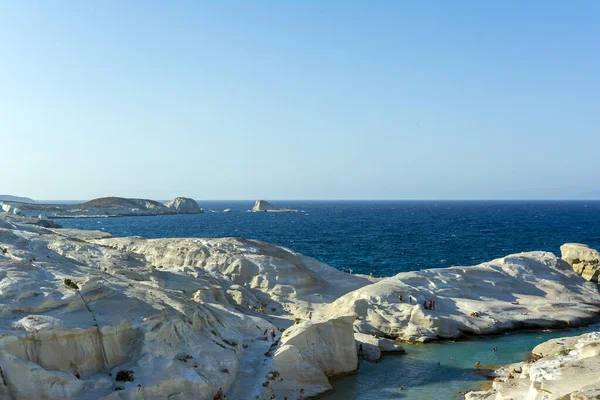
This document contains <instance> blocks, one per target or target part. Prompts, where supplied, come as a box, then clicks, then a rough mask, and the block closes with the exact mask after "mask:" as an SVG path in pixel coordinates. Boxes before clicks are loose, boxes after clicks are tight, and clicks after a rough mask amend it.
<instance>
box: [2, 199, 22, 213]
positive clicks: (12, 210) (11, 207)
mask: <svg viewBox="0 0 600 400" xmlns="http://www.w3.org/2000/svg"><path fill="white" fill-rule="evenodd" d="M0 211H2V212H5V213H9V214H15V215H21V209H20V208H19V207H16V206H14V205H11V204H4V203H2V202H1V201H0Z"/></svg>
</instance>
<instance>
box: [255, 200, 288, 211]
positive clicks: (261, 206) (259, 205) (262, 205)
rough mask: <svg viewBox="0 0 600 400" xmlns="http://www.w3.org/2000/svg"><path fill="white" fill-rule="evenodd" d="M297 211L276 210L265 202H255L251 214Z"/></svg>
mask: <svg viewBox="0 0 600 400" xmlns="http://www.w3.org/2000/svg"><path fill="white" fill-rule="evenodd" d="M296 211H298V210H290V209H288V208H278V207H275V206H274V205H273V204H271V203H269V202H268V201H266V200H256V202H255V203H254V207H252V212H296Z"/></svg>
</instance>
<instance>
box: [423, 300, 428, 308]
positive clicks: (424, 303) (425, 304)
mask: <svg viewBox="0 0 600 400" xmlns="http://www.w3.org/2000/svg"><path fill="white" fill-rule="evenodd" d="M423 308H424V309H426V310H427V300H426V301H424V302H423Z"/></svg>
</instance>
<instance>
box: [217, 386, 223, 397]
mask: <svg viewBox="0 0 600 400" xmlns="http://www.w3.org/2000/svg"><path fill="white" fill-rule="evenodd" d="M215 400H223V388H219V390H218V391H217V394H216V395H215Z"/></svg>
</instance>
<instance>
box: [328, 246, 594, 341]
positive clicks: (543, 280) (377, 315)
mask: <svg viewBox="0 0 600 400" xmlns="http://www.w3.org/2000/svg"><path fill="white" fill-rule="evenodd" d="M400 295H402V297H403V300H402V302H400V299H399V298H400ZM409 297H410V298H412V304H409ZM430 300H432V301H435V310H429V309H425V307H424V303H425V302H426V303H429V301H430ZM427 305H428V304H427ZM599 312H600V293H599V291H598V286H597V285H596V284H592V283H590V282H586V281H585V280H583V279H581V277H580V276H578V275H577V274H576V273H575V272H574V271H573V269H572V268H571V267H570V266H569V265H568V264H567V263H566V262H564V261H563V260H561V259H559V258H557V257H556V256H554V255H553V254H552V253H546V252H530V253H522V254H515V255H510V256H507V257H504V258H499V259H496V260H493V261H490V262H486V263H483V264H480V265H477V266H474V267H452V268H443V269H442V268H441V269H429V270H421V271H416V272H405V273H400V274H398V275H396V276H394V277H391V278H386V279H383V280H380V281H379V282H377V283H374V284H372V285H368V286H364V287H362V288H360V289H358V290H356V291H353V292H351V293H348V294H346V295H344V296H342V297H341V298H339V299H338V300H336V301H335V302H334V303H333V305H332V312H331V314H330V315H331V316H335V315H338V314H349V313H350V314H354V315H356V317H357V320H356V322H355V323H354V325H355V330H356V331H358V332H362V333H367V334H378V335H380V336H381V335H383V336H388V337H391V338H400V339H402V340H407V341H428V340H434V339H441V338H453V337H459V336H463V335H465V334H493V333H499V332H505V331H509V330H518V329H525V328H545V327H569V326H573V325H578V324H579V325H581V324H584V323H587V322H588V321H590V320H592V319H594V318H595V317H596V316H597V315H598V313H599Z"/></svg>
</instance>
